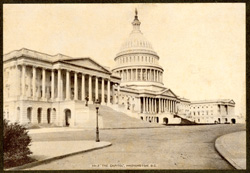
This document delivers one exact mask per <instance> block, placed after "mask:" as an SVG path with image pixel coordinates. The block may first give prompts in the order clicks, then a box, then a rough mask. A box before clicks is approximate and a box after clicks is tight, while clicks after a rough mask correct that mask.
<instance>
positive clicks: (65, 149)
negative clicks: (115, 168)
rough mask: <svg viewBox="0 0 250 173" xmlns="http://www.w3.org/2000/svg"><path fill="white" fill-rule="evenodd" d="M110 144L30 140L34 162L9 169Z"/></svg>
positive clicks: (24, 167) (42, 162)
mask: <svg viewBox="0 0 250 173" xmlns="http://www.w3.org/2000/svg"><path fill="white" fill-rule="evenodd" d="M108 146H111V143H110V142H104V141H101V142H95V141H46V142H32V143H31V146H30V150H31V151H32V152H33V154H32V155H31V157H32V158H34V159H36V160H37V161H36V162H32V163H29V164H26V165H23V166H19V167H15V168H11V169H9V170H22V169H27V168H31V167H34V166H37V165H41V164H46V163H48V162H51V161H54V160H57V159H61V158H63V157H66V156H70V155H74V154H78V153H84V152H88V151H92V150H96V149H101V148H104V147H108Z"/></svg>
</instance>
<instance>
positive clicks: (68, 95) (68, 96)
mask: <svg viewBox="0 0 250 173" xmlns="http://www.w3.org/2000/svg"><path fill="white" fill-rule="evenodd" d="M70 93H71V92H70V76H69V70H66V100H71V98H70Z"/></svg>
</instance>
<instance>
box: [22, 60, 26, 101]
mask: <svg viewBox="0 0 250 173" xmlns="http://www.w3.org/2000/svg"><path fill="white" fill-rule="evenodd" d="M25 74H26V65H25V64H23V65H22V97H25V96H26V91H25Z"/></svg>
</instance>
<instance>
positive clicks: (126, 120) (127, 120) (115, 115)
mask: <svg viewBox="0 0 250 173" xmlns="http://www.w3.org/2000/svg"><path fill="white" fill-rule="evenodd" d="M89 110H90V114H92V115H93V116H92V115H91V116H92V117H95V116H96V108H95V105H89ZM95 120H96V119H95V118H94V121H95ZM99 122H100V128H104V129H109V128H121V129H122V128H144V127H162V125H160V124H156V123H149V122H146V121H142V120H140V119H137V118H133V117H130V116H128V115H127V114H125V113H122V112H118V111H115V110H113V109H112V108H110V107H108V106H104V105H101V106H100V108H99Z"/></svg>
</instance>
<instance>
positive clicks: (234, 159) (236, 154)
mask: <svg viewBox="0 0 250 173" xmlns="http://www.w3.org/2000/svg"><path fill="white" fill-rule="evenodd" d="M215 148H216V150H217V151H218V152H219V153H220V154H221V155H222V157H224V158H225V159H226V160H227V161H228V162H229V163H230V164H231V165H233V166H234V167H235V168H236V169H246V131H241V132H235V133H230V134H227V135H224V136H221V137H219V138H217V139H216V141H215Z"/></svg>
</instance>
